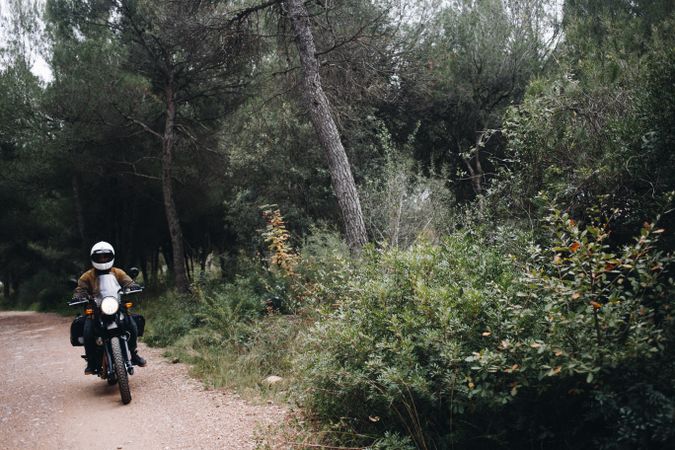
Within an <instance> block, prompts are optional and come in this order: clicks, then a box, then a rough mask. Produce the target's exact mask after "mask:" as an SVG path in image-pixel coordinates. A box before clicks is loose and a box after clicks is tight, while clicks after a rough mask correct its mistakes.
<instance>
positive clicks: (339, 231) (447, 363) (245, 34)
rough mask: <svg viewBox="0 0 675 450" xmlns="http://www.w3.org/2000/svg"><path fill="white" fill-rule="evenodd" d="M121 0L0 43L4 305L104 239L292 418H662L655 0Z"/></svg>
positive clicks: (361, 429) (33, 292)
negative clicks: (40, 63)
mask: <svg viewBox="0 0 675 450" xmlns="http://www.w3.org/2000/svg"><path fill="white" fill-rule="evenodd" d="M10 3H11V5H13V7H14V8H18V6H17V5H19V4H20V2H19V3H17V2H10ZM113 3H114V4H108V3H106V2H88V1H85V2H69V1H62V0H49V1H47V9H46V13H45V15H44V16H43V17H44V19H43V20H44V23H45V24H46V36H47V38H45V39H46V40H45V41H44V42H43V45H45V46H47V47H49V48H50V52H51V53H50V55H51V59H50V61H49V63H50V67H51V70H52V76H53V79H52V80H50V81H40V80H39V79H37V78H36V77H35V76H34V75H33V74H32V72H31V71H30V70H29V69H30V67H31V64H30V61H29V59H30V55H31V54H32V53H31V51H30V50H29V49H26V48H24V47H25V43H26V42H31V39H32V38H35V36H37V34H36V33H37V31H36V30H37V29H38V28H39V27H37V28H36V27H35V26H34V27H24V28H23V29H22V28H20V27H19V28H17V30H19V31H21V30H23V31H22V32H23V34H22V36H24V37H25V39H18V40H16V41H11V42H8V43H7V45H6V46H5V47H3V52H2V56H3V58H4V59H3V61H4V65H3V66H2V68H1V69H0V90H1V92H2V93H3V94H4V95H2V96H0V146H1V147H0V150H1V152H0V158H1V160H0V204H2V205H3V207H2V208H3V209H2V215H1V216H0V279H2V282H3V290H4V292H3V293H4V296H3V300H2V304H1V306H2V307H3V308H12V307H13V308H31V309H39V310H45V309H53V308H55V307H59V305H62V304H63V303H64V302H65V300H66V299H67V297H68V292H67V289H66V288H65V283H64V281H65V280H66V279H67V278H68V277H70V276H73V275H76V274H79V273H80V272H81V271H83V270H84V269H85V268H86V267H87V266H88V261H87V250H88V247H89V246H90V245H91V243H92V242H95V241H97V240H101V239H105V240H110V241H112V242H113V244H114V245H115V248H116V249H117V254H118V259H117V261H116V262H117V265H118V266H121V267H124V268H128V267H129V266H131V265H137V266H139V267H140V269H141V272H142V281H143V283H144V284H145V285H146V287H147V295H146V298H145V300H142V301H141V302H140V307H139V309H140V311H142V312H143V313H144V314H145V315H146V318H147V328H146V335H145V337H144V338H143V339H144V341H145V342H146V343H148V344H150V345H154V346H160V347H164V348H165V349H166V352H167V355H168V357H169V358H172V359H174V360H176V361H181V362H186V363H189V364H190V365H191V367H192V371H193V373H194V374H195V375H196V376H198V377H200V378H201V379H203V380H204V382H205V383H206V384H207V385H208V386H214V387H225V388H227V389H232V390H237V391H238V392H241V393H244V394H245V395H249V396H250V397H251V398H253V397H257V398H267V399H276V400H278V401H283V402H286V403H287V404H289V405H290V407H291V409H293V411H294V415H293V418H292V420H291V421H289V423H288V424H286V429H285V430H284V431H283V432H282V434H283V436H284V438H283V440H284V442H285V444H284V445H286V446H288V445H289V443H291V444H293V443H294V445H295V446H296V447H298V448H303V447H307V448H317V447H319V448H321V447H325V448H372V449H391V450H395V449H399V450H403V449H452V448H461V449H495V448H503V449H515V448H554V449H556V448H560V449H563V448H564V449H567V448H579V449H587V448H593V449H596V448H597V449H607V450H609V449H656V448H670V447H673V446H675V354H674V352H675V323H674V311H673V308H674V307H675V305H674V304H673V299H674V298H675V281H674V279H675V276H674V270H675V261H674V255H673V250H674V248H675V247H674V245H673V243H674V234H673V229H674V226H675V214H674V211H675V209H674V206H673V199H674V198H675V179H674V177H675V152H674V151H673V149H674V148H675V147H674V145H675V135H674V133H673V126H672V125H673V123H675V90H674V89H673V74H674V73H675V52H674V47H673V44H674V42H673V35H674V34H673V32H674V29H673V27H674V26H675V18H674V16H673V14H674V11H673V4H672V2H670V1H665V0H663V1H661V0H659V1H653V0H652V1H615V0H612V1H603V0H566V1H564V2H548V1H544V0H485V1H459V2H425V1H419V2H412V3H415V4H414V5H412V4H411V2H398V1H393V0H382V1H345V2H330V1H327V2H309V3H303V2H298V1H295V0H292V1H291V0H289V1H286V0H280V1H278V2H275V1H271V2H255V1H243V0H242V1H234V2H159V1H155V0H138V1H126V0H125V1H119V2H113ZM553 3H555V5H553ZM556 5H557V6H556ZM303 8H306V9H307V13H303ZM19 9H20V8H19ZM17 11H19V10H17ZM21 11H23V12H22V14H23V15H18V16H17V17H21V18H22V20H23V22H21V23H23V24H24V25H25V24H30V23H33V24H34V25H35V24H39V23H41V22H40V21H36V20H37V19H36V18H35V17H34V16H33V15H31V13H30V11H28V10H21ZM21 11H19V12H21ZM111 11H113V13H111ZM111 18H112V19H114V20H109V19H111ZM31 20H33V21H34V22H31ZM184 37H185V38H184ZM188 38H189V39H188ZM310 38H311V40H312V42H311V43H310ZM35 39H37V38H35ZM312 46H315V47H316V49H315V51H311V47H312ZM308 49H309V50H308ZM316 71H320V75H321V79H320V80H319V81H317V83H320V84H321V86H320V87H321V89H317V90H313V88H312V89H309V88H308V86H309V87H312V85H311V84H307V81H308V80H307V74H308V73H309V74H310V75H312V76H315V75H316ZM301 86H302V87H301ZM314 87H316V86H314ZM309 90H312V92H311V93H309V94H308V92H307V91H309ZM303 95H304V97H303ZM312 95H313V96H314V97H312ZM326 99H327V100H326ZM313 100H316V101H317V102H318V103H321V105H323V106H325V105H326V104H327V103H326V102H329V103H330V108H328V109H327V108H319V109H320V110H318V111H317V110H315V109H313V108H314V107H316V105H317V104H318V103H316V104H315V103H313ZM324 100H326V102H324ZM312 105H314V106H312ZM322 124H324V125H325V126H326V127H327V128H326V129H330V130H332V131H331V132H328V133H326V130H325V129H324V130H321V129H320V128H321V125H322ZM331 124H332V125H331ZM322 133H323V134H322ZM336 136H337V141H338V142H337V143H338V144H339V145H333V144H336V142H334V140H335V139H336ZM329 138H330V139H329ZM331 139H333V142H330V141H331ZM336 160H338V162H336ZM350 180H351V181H350ZM354 186H355V187H356V191H354V190H352V188H353V187H354ZM172 208H173V210H172ZM363 227H365V231H364V230H363ZM364 233H365V235H364ZM270 376H275V377H279V378H275V379H273V380H271V379H270V378H269V377H270ZM270 380H271V381H270ZM270 445H273V443H270Z"/></svg>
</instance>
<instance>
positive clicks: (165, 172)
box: [162, 83, 189, 293]
mask: <svg viewBox="0 0 675 450" xmlns="http://www.w3.org/2000/svg"><path fill="white" fill-rule="evenodd" d="M175 122H176V103H175V98H174V92H173V87H172V85H171V83H169V84H168V86H167V87H166V123H165V125H164V137H163V139H162V193H163V194H164V211H165V213H166V221H167V223H168V225H169V235H170V236H171V249H172V253H173V254H172V260H173V276H174V282H175V283H176V290H178V292H180V293H186V292H188V291H189V285H188V280H187V273H186V270H185V250H184V247H183V230H182V228H181V226H180V221H179V219H178V213H177V212H176V203H175V202H174V200H173V186H172V180H171V169H172V166H173V145H174V143H175V139H176V136H175V133H174V126H175Z"/></svg>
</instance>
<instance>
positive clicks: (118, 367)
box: [110, 337, 131, 405]
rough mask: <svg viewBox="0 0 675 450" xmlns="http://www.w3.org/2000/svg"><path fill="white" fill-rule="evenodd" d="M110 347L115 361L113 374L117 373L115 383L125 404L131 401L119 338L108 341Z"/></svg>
mask: <svg viewBox="0 0 675 450" xmlns="http://www.w3.org/2000/svg"><path fill="white" fill-rule="evenodd" d="M110 347H111V348H112V357H113V362H114V363H115V374H116V375H117V384H118V385H119V387H120V395H121V396H122V403H124V404H125V405H126V404H127V403H129V402H130V401H131V390H130V389H129V376H128V375H127V368H126V366H125V365H124V358H122V348H121V346H120V338H118V337H115V338H112V340H111V341H110Z"/></svg>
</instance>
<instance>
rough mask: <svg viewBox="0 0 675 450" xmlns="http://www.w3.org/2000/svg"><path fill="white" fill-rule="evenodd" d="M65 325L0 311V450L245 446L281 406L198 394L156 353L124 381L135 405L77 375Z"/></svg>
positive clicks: (182, 372)
mask: <svg viewBox="0 0 675 450" xmlns="http://www.w3.org/2000/svg"><path fill="white" fill-rule="evenodd" d="M70 322H71V319H69V318H64V317H60V316H57V315H54V314H42V313H31V312H0V449H12V450H14V449H31V450H37V449H251V448H255V447H256V444H257V437H256V436H262V435H263V434H264V432H265V430H266V429H267V427H268V426H269V425H274V424H279V423H281V421H282V420H283V417H284V410H283V408H281V407H279V406H275V405H264V406H261V405H253V404H250V403H248V402H246V401H244V400H242V399H240V398H239V397H238V396H237V395H236V394H232V393H228V392H224V391H219V390H208V391H207V390H205V389H204V387H203V386H202V385H201V384H200V383H198V382H197V381H195V380H193V379H191V378H190V377H189V376H188V375H187V367H186V366H185V365H183V364H171V363H170V362H169V361H167V360H166V359H165V358H163V357H162V356H161V351H160V350H157V349H151V348H147V347H145V346H143V344H140V350H141V354H142V355H143V356H144V357H145V358H146V359H147V360H148V365H147V366H146V367H144V368H136V372H135V374H134V375H133V376H131V377H130V380H129V381H130V385H131V395H132V397H133V400H132V401H131V403H130V404H128V405H123V404H122V402H121V401H120V395H119V389H118V388H117V385H115V386H108V384H107V383H106V382H105V380H101V379H100V378H98V377H95V376H84V375H83V371H84V366H85V362H84V360H83V359H82V358H80V355H81V354H82V353H83V352H84V350H83V348H82V347H72V346H71V345H70V341H69V337H68V335H69V327H70Z"/></svg>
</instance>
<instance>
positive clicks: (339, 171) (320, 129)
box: [283, 0, 368, 253]
mask: <svg viewBox="0 0 675 450" xmlns="http://www.w3.org/2000/svg"><path fill="white" fill-rule="evenodd" d="M283 1H284V4H285V5H286V7H287V12H288V15H289V17H290V19H291V25H292V27H293V34H294V35H295V43H296V46H297V48H298V53H299V55H300V62H301V64H302V73H303V77H302V81H303V83H302V84H303V93H304V97H305V101H306V103H307V105H308V107H309V112H310V119H311V121H312V125H314V130H315V131H316V133H317V135H318V137H319V142H321V145H322V146H323V148H324V150H325V152H326V156H327V158H328V168H329V170H330V175H331V183H332V186H333V192H335V196H336V197H337V201H338V205H339V207H340V211H341V212H342V219H343V221H344V225H345V233H346V235H347V242H348V244H349V248H350V249H351V251H352V253H359V252H360V250H361V247H363V245H365V244H366V243H367V242H368V237H367V235H366V225H365V223H364V221H363V213H362V212H361V203H360V201H359V194H358V192H357V190H356V184H355V183H354V177H353V176H352V171H351V167H350V166H349V160H348V159H347V153H346V152H345V149H344V147H343V146H342V141H341V140H340V133H339V131H338V129H337V126H336V125H335V120H334V119H333V114H332V112H331V109H330V104H329V102H328V98H327V97H326V94H325V93H324V91H323V87H322V85H321V76H320V74H319V62H318V60H317V58H316V47H315V46H314V36H313V35H312V29H311V27H310V23H309V18H308V15H307V9H306V8H305V5H304V2H303V0H283Z"/></svg>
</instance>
